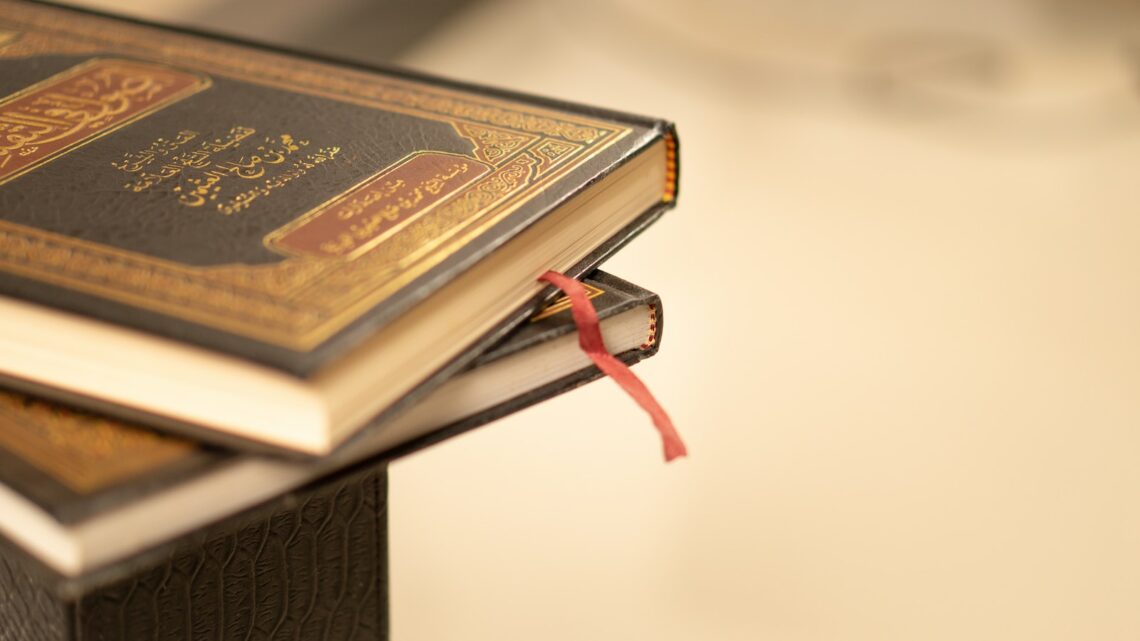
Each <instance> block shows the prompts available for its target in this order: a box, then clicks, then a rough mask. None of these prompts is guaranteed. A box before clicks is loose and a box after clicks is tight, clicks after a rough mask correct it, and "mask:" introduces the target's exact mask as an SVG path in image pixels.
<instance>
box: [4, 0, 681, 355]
mask: <svg viewBox="0 0 1140 641" xmlns="http://www.w3.org/2000/svg"><path fill="white" fill-rule="evenodd" d="M504 64H509V61H504ZM672 135H673V134H672V129H671V127H670V126H669V125H668V124H667V123H664V122H661V121H656V120H650V119H644V118H640V117H634V116H626V115H622V114H616V113H610V112H606V111H603V110H598V109H592V108H586V107H579V106H574V105H569V104H562V103H557V102H553V101H549V100H545V99H541V98H535V97H529V96H520V95H513V94H508V93H505V92H499V91H494V90H490V89H485V88H480V87H471V86H465V85H462V84H459V83H454V82H449V81H444V80H440V79H436V78H430V77H425V76H418V75H413V74H409V73H406V72H394V71H390V70H372V69H365V68H359V67H354V66H350V65H344V64H330V63H327V62H322V61H319V60H315V59H312V58H309V57H302V56H298V55H291V54H288V53H282V52H277V51H272V50H268V49H265V48H257V47H253V46H249V45H242V44H235V43H232V42H229V41H225V40H220V39H216V38H208V37H203V36H199V35H194V34H190V33H184V32H179V31H174V30H169V29H163V28H158V27H155V26H150V25H143V24H137V23H133V22H130V21H124V20H118V19H110V18H107V17H102V16H98V15H91V14H88V13H84V12H80V11H76V10H69V9H63V8H58V7H52V6H47V5H41V4H38V3H28V2H12V1H9V0H3V1H0V294H3V295H6V296H12V297H18V298H22V299H26V300H31V301H35V302H39V303H43V304H46V305H50V306H54V307H57V308H61V309H65V310H69V311H73V312H77V313H80V314H83V315H87V316H91V317H94V318H99V319H103V320H107V321H111V322H114V323H118V324H122V325H125V326H128V327H132V328H135V329H140V330H144V331H146V332H152V333H156V334H159V335H162V336H166V337H170V338H174V339H177V340H180V341H186V342H190V343H194V344H198V345H201V346H204V347H207V348H210V349H214V350H218V351H220V352H225V353H230V354H234V355H238V356H241V357H243V358H247V359H252V360H255V361H258V362H260V363H263V364H267V365H270V366H272V367H275V368H280V369H283V370H287V371H289V372H291V373H294V374H297V375H302V376H304V375H307V374H309V373H311V372H313V371H314V370H315V369H316V368H318V367H320V366H322V365H324V364H326V363H327V362H329V361H330V360H331V359H335V358H337V357H338V356H340V355H342V354H343V353H344V352H345V351H346V350H349V349H351V347H352V346H353V345H355V344H357V343H358V342H359V341H361V340H364V339H365V338H367V337H368V336H369V335H370V334H371V333H372V332H373V331H374V330H375V329H376V328H378V327H381V326H384V325H385V324H386V323H389V322H391V321H392V320H393V319H394V318H396V317H398V316H399V315H400V314H402V313H403V312H404V311H406V310H407V309H409V308H410V307H411V306H413V305H414V304H416V303H417V302H419V301H422V300H424V299H425V298H426V297H428V296H430V295H431V294H432V293H433V292H434V291H435V290H437V289H438V288H440V287H441V286H442V285H443V284H445V283H447V282H448V281H449V280H450V279H451V278H452V277H453V276H454V275H455V274H458V273H461V272H463V271H464V270H466V269H468V268H469V267H471V266H472V265H473V264H475V263H476V262H478V261H479V260H481V259H483V258H485V257H486V256H488V255H489V254H490V253H492V252H493V251H494V250H495V249H496V248H498V247H499V246H501V245H502V244H503V243H505V242H507V241H508V240H509V239H511V238H512V237H513V236H515V235H516V234H518V233H520V232H521V231H522V230H524V229H525V228H527V227H528V226H530V225H533V224H534V223H535V222H536V221H538V220H540V219H541V218H542V217H543V216H544V215H546V214H547V213H548V212H549V211H551V210H552V209H553V208H554V207H556V206H557V205H559V204H560V203H563V202H565V201H566V200H567V199H569V198H570V197H572V196H573V195H575V194H576V193H578V192H580V191H581V190H583V189H584V188H585V187H586V186H588V185H589V184H590V183H592V182H596V181H598V180H599V179H601V178H602V177H604V176H606V175H607V174H609V173H610V172H612V171H614V170H615V169H616V168H618V167H620V166H621V165H623V164H624V163H625V162H626V161H628V160H629V159H630V158H632V157H634V156H636V155H637V154H639V153H641V152H642V151H644V150H645V149H647V148H648V147H649V146H650V145H652V144H653V143H654V142H656V141H660V140H662V139H668V140H669V141H670V144H671V145H673V144H675V143H673V142H672V141H673V138H672ZM671 149H672V147H671ZM672 162H675V156H674V160H673V161H672ZM674 193H675V167H674V173H673V178H671V179H670V180H668V181H667V183H666V185H665V186H664V191H663V192H662V194H661V202H660V207H654V208H651V211H647V212H646V217H643V218H642V219H639V220H638V221H637V222H636V223H635V224H634V225H632V226H631V227H630V228H629V229H627V230H625V231H624V232H623V233H620V234H618V235H616V236H615V237H614V238H611V239H610V240H609V241H607V242H606V243H605V244H604V245H603V246H601V247H598V248H596V250H594V251H592V252H590V255H589V256H588V257H586V259H585V260H583V261H581V263H580V264H578V265H576V266H574V267H573V268H572V269H571V270H570V271H571V272H574V271H577V272H578V273H577V274H572V275H580V274H581V273H584V272H585V271H586V270H587V269H588V268H589V267H591V266H592V265H594V264H596V263H597V262H598V261H599V260H601V258H603V257H604V256H605V255H607V254H608V253H610V252H611V251H612V250H613V249H615V248H616V247H617V246H618V245H619V244H621V243H623V242H625V241H626V240H628V237H629V236H630V235H631V234H633V233H636V232H637V231H639V230H640V229H641V228H643V227H644V226H645V224H647V222H648V218H652V217H655V216H656V215H659V214H660V210H661V209H663V208H665V207H667V206H669V205H670V204H671V203H672V201H673V197H674ZM510 311H512V310H504V314H507V313H509V312H510Z"/></svg>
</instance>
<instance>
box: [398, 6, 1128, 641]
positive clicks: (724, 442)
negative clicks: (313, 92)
mask: <svg viewBox="0 0 1140 641" xmlns="http://www.w3.org/2000/svg"><path fill="white" fill-rule="evenodd" d="M843 4H845V3H838V2H831V3H815V4H814V5H811V7H815V8H820V7H822V9H820V10H819V11H817V12H810V13H809V8H808V7H807V5H805V4H804V3H783V4H778V3H774V2H769V3H758V2H753V3H749V2H743V1H738V2H721V3H719V4H717V3H683V2H680V1H679V0H670V1H669V2H665V1H664V0H661V1H655V2H651V1H649V0H644V1H638V2H634V1H633V0H626V1H625V2H623V3H616V4H614V3H603V2H600V1H597V2H582V1H574V0H561V1H559V2H554V3H536V2H525V1H520V2H510V1H495V2H490V3H489V4H486V5H484V6H482V7H480V8H478V9H476V10H474V11H471V12H469V13H468V14H466V15H464V16H462V17H460V18H459V19H457V20H456V21H455V22H454V23H453V24H452V25H451V27H450V28H449V29H447V30H446V31H444V32H442V33H440V34H439V35H438V37H437V38H435V39H433V40H432V41H429V42H427V43H425V44H424V45H423V46H422V47H421V48H419V49H418V50H417V51H414V52H413V53H412V54H410V55H408V56H407V58H406V60H405V62H406V63H408V64H410V65H412V66H415V67H419V68H423V69H428V70H431V71H435V72H440V73H445V74H448V75H452V76H457V77H462V78H467V79H471V80H476V81H481V82H488V83H495V84H500V85H507V86H511V87H515V88H519V89H525V90H529V91H534V92H538V93H545V94H553V95H558V96H563V97H567V98H571V99H574V100H580V101H584V102H590V103H599V104H605V105H610V106H614V107H619V108H623V109H628V110H631V111H636V112H645V113H651V114H659V115H663V116H668V117H670V118H673V119H675V120H676V121H677V122H678V124H679V126H680V132H681V138H682V148H683V153H682V162H683V185H682V196H681V199H680V203H679V207H678V209H677V210H675V211H674V212H672V213H670V214H669V215H668V217H667V218H666V219H664V220H663V221H662V222H661V223H659V224H658V225H657V226H656V227H655V228H654V229H652V230H651V231H650V232H649V233H647V234H646V235H645V236H644V237H642V238H641V239H639V240H638V241H637V242H636V243H635V244H634V245H632V246H631V247H629V248H628V250H627V251H625V252H623V253H622V254H621V255H619V256H618V257H617V258H615V259H614V260H613V261H612V262H611V263H610V264H609V267H610V268H611V269H612V270H613V271H614V272H615V273H618V274H620V275H622V276H624V277H627V278H631V279H633V280H634V281H636V282H638V283H640V284H643V285H645V286H648V287H651V288H654V289H656V291H658V292H660V293H661V294H662V295H663V297H664V300H665V304H666V309H667V316H666V318H667V320H666V329H665V340H664V343H663V348H662V351H661V353H660V354H659V355H658V356H657V357H656V358H655V359H653V360H651V361H648V362H646V363H644V364H642V365H640V366H639V367H638V373H639V374H640V375H641V376H642V377H643V378H644V379H645V380H646V381H647V382H648V384H649V385H650V386H651V387H652V388H653V390H654V391H656V393H657V394H658V395H659V396H660V398H661V399H663V401H664V402H665V404H666V405H667V406H668V408H669V409H670V410H671V412H672V414H673V416H674V418H675V419H676V422H677V424H678V425H679V426H680V429H681V430H682V431H683V434H684V435H685V436H686V438H687V439H688V443H689V446H690V449H691V452H692V456H691V457H690V459H689V460H686V461H682V462H679V463H676V464H673V465H669V466H666V465H664V464H662V463H661V462H660V456H659V453H658V445H657V442H656V441H655V438H654V435H653V433H652V431H651V429H650V426H649V424H648V422H647V421H646V420H645V419H644V418H643V417H642V416H641V415H640V414H639V413H638V411H637V410H636V409H635V408H634V407H633V406H632V404H631V403H630V402H629V401H628V399H626V398H625V397H623V396H622V394H621V393H620V392H619V391H618V390H617V389H616V387H615V386H613V385H611V384H608V383H605V382H602V383H598V384H595V385H593V386H590V387H588V388H586V389H582V390H579V391H577V392H575V393H573V394H570V395H567V396H565V397H563V398H560V399H557V400H555V401H553V402H550V403H546V404H544V405H542V406H540V407H536V408H534V409H532V410H530V411H527V412H524V413H522V414H520V415H518V416H514V417H511V418H509V419H507V420H505V421H502V422H501V423H499V424H496V425H494V426H492V427H489V428H487V429H484V430H482V431H480V432H478V433H475V434H472V435H470V436H468V437H465V438H463V439H460V440H458V441H456V442H453V443H449V444H446V445H444V446H442V447H438V448H435V449H433V450H430V451H428V452H425V453H423V454H421V455H418V456H415V457H413V458H411V459H408V460H406V461H402V462H399V463H397V464H396V465H394V466H393V468H392V476H391V481H392V506H391V516H392V537H393V538H392V545H393V547H392V552H393V572H392V585H393V608H394V610H393V614H394V617H395V620H394V621H395V627H394V633H395V638H397V639H401V640H403V641H409V640H416V639H423V640H436V639H460V638H463V639H488V640H491V639H495V640H501V639H543V640H545V641H554V640H566V641H571V640H573V641H581V640H585V639H655V640H657V641H666V640H673V639H676V640H681V639H685V640H692V639H717V640H720V641H724V640H742V641H743V640H754V639H773V640H776V639H778V640H780V641H801V640H802V641H808V640H833V639H845V640H855V639H868V640H871V639H874V640H883V639H931V640H934V639H946V640H948V641H961V640H963V639H995V640H996V639H1000V640H1002V641H1012V640H1015V639H1016V640H1025V641H1029V640H1033V641H1042V640H1046V639H1056V640H1072V639H1098V640H1108V639H1134V638H1137V637H1138V636H1140V609H1137V607H1136V605H1137V603H1138V602H1140V547H1138V545H1137V543H1138V540H1140V508H1138V507H1137V506H1138V501H1137V498H1138V496H1140V251H1138V247H1140V216H1138V215H1137V207H1138V204H1137V203H1138V202H1140V179H1138V178H1137V176H1138V174H1137V164H1136V163H1137V161H1138V159H1140V108H1138V107H1140V106H1138V103H1137V98H1138V96H1137V94H1136V93H1135V92H1134V91H1133V90H1132V86H1133V85H1134V84H1135V81H1134V80H1133V77H1134V73H1135V72H1134V71H1133V70H1131V69H1129V68H1128V67H1127V66H1126V65H1125V64H1124V57H1123V55H1122V52H1123V51H1124V46H1125V45H1126V43H1127V42H1128V39H1127V37H1128V35H1129V34H1128V33H1127V32H1126V27H1125V24H1126V23H1128V22H1129V21H1132V23H1133V24H1135V21H1134V20H1133V19H1134V18H1135V16H1134V15H1132V14H1131V13H1128V12H1126V9H1127V8H1126V7H1115V6H1112V5H1105V4H1103V3H1102V4H1098V5H1094V8H1099V9H1101V10H1103V11H1105V12H1106V13H1107V16H1106V17H1104V18H1103V19H1102V18H1097V17H1096V16H1089V15H1087V14H1082V15H1079V16H1076V17H1073V16H1066V15H1064V14H1063V13H1061V12H1062V10H1063V9H1064V7H1063V6H1060V5H1061V4H1062V3H1058V6H1052V5H1045V4H1028V3H1024V2H1022V3H1003V4H997V3H988V2H987V3H982V2H975V3H972V4H969V3H933V2H927V3H905V2H900V3H895V4H896V6H895V7H893V8H892V7H883V6H882V3H880V5H876V4H875V3H851V5H852V6H856V4H858V6H861V7H862V8H863V13H861V14H859V15H854V16H852V15H850V14H849V13H847V11H848V9H845V8H844V7H843V6H842V5H843ZM717 7H724V8H726V10H724V11H723V12H721V13H718V10H717ZM995 7H996V8H995ZM876 8H877V9H879V11H876ZM1113 12H1123V13H1120V14H1119V19H1114V18H1113V16H1114V15H1118V14H1114V13H1113ZM987 65H989V67H987Z"/></svg>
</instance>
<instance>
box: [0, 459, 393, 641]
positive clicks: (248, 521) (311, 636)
mask: <svg viewBox="0 0 1140 641" xmlns="http://www.w3.org/2000/svg"><path fill="white" fill-rule="evenodd" d="M386 493H387V476H386V469H385V468H384V467H373V468H367V469H363V470H359V471H354V472H350V473H348V474H346V475H342V476H340V477H337V478H335V479H333V480H330V481H327V482H324V483H322V484H320V485H318V486H316V487H313V488H311V489H309V490H306V491H302V492H298V493H295V494H293V495H290V496H288V497H284V498H283V499H281V500H278V501H276V502H274V504H272V505H270V506H263V507H261V508H256V509H254V510H251V511H249V512H246V513H243V514H241V515H238V516H235V517H233V518H230V519H227V520H226V521H223V522H222V523H219V524H217V525H214V526H212V527H209V528H206V529H205V530H203V531H201V532H199V533H196V534H195V535H192V536H190V537H187V538H186V539H185V540H184V541H182V542H181V543H179V544H178V545H176V546H174V547H172V548H171V549H169V551H167V552H166V553H165V554H164V555H162V556H161V557H158V558H153V559H151V562H150V563H148V564H146V565H144V566H141V567H136V568H135V569H134V570H133V571H131V572H129V573H127V574H126V575H125V576H118V577H116V578H114V579H113V580H110V581H108V582H106V583H103V584H96V585H92V586H90V587H89V588H87V589H85V590H80V591H79V592H78V593H76V594H71V592H72V591H73V590H71V589H68V588H67V586H52V585H51V582H50V581H48V580H46V579H44V578H43V575H42V574H41V573H40V572H36V571H33V570H31V569H29V568H28V567H27V561H28V560H27V559H18V558H17V557H16V556H15V555H14V554H13V553H6V554H4V555H0V641H41V640H42V641H49V640H50V641H138V640H142V639H145V640H148V641H176V640H177V641H183V640H188V639H189V640H197V639H210V640H216V641H230V640H235V641H236V640H242V641H247V640H248V641H254V640H265V641H269V640H273V641H277V640H296V641H310V640H311V641H375V640H377V639H386V638H387V636H388V587H387V586H388V578H387V568H388V564H387V500H386ZM109 576H114V573H112V574H111V575H109ZM61 588H62V589H61Z"/></svg>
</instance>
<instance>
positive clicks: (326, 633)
mask: <svg viewBox="0 0 1140 641" xmlns="http://www.w3.org/2000/svg"><path fill="white" fill-rule="evenodd" d="M585 285H586V287H587V289H588V291H589V292H590V296H591V298H592V299H593V302H594V304H595V306H596V307H597V309H598V314H599V317H600V319H601V326H602V331H603V334H604V336H605V338H606V344H607V346H608V348H609V349H610V351H611V352H613V353H615V354H616V355H617V356H618V357H619V358H620V359H622V360H623V361H625V362H627V363H631V364H632V363H634V362H637V361H639V360H642V359H644V358H647V357H649V356H652V355H653V354H655V353H656V351H657V349H658V345H659V341H660V336H661V329H662V308H661V303H660V299H659V298H658V297H657V296H656V295H654V294H652V293H651V292H648V291H646V290H644V289H641V288H640V287H637V286H635V285H632V284H631V283H628V282H626V281H623V280H621V279H619V278H616V277H614V276H611V275H608V274H605V273H601V272H597V273H595V274H594V275H593V276H592V277H591V278H590V279H587V280H586V282H585ZM599 376H600V373H599V372H598V371H597V370H596V369H595V368H594V367H593V366H592V365H591V364H590V361H589V359H588V358H587V357H586V356H585V355H584V354H583V353H582V352H581V351H580V350H579V348H578V344H577V335H576V332H575V328H574V325H573V321H572V319H571V317H570V313H569V303H568V301H565V300H558V301H554V302H552V303H551V304H550V305H549V306H547V307H546V308H545V309H543V310H542V311H540V312H539V313H538V314H536V315H535V316H534V317H533V318H532V319H531V320H530V321H529V322H527V323H524V325H523V326H520V327H518V328H516V329H515V331H514V332H512V333H511V335H510V336H508V337H507V338H506V339H505V340H504V341H503V342H501V343H500V344H498V345H496V346H495V347H493V348H491V349H490V350H488V351H487V352H486V353H484V354H483V355H481V356H480V357H479V358H478V359H477V360H476V361H475V363H474V365H473V366H472V367H471V368H469V369H468V370H466V371H465V372H463V373H461V374H460V375H458V376H456V377H455V378H453V379H452V380H450V381H448V382H447V383H445V384H444V385H442V386H441V387H440V388H438V389H437V390H436V391H435V392H433V393H432V394H431V395H429V396H428V397H426V398H424V399H422V400H421V402H420V403H418V404H417V405H416V406H415V407H413V408H412V409H410V410H409V411H408V412H407V413H405V414H403V415H401V416H399V417H397V418H396V419H395V420H393V421H391V422H390V423H389V424H385V425H383V426H381V427H380V428H379V429H372V430H367V431H366V433H367V436H366V437H364V438H360V439H358V440H357V441H354V442H351V443H349V444H347V445H346V446H344V447H342V448H341V449H339V450H338V451H337V452H336V453H335V454H334V455H333V456H330V457H327V458H325V459H321V460H318V461H289V460H282V459H275V458H270V457H264V456H255V455H248V454H236V453H231V452H227V451H223V450H218V449H213V448H208V447H204V446H201V445H199V444H196V443H193V442H190V441H185V440H182V439H178V438H174V437H170V436H164V435H162V434H159V433H157V432H154V431H151V430H149V429H147V428H145V427H142V426H138V425H128V424H124V423H121V422H118V421H114V420H111V419H107V418H103V417H98V416H95V415H91V414H87V413H84V412H79V411H75V410H71V409H67V408H63V407H61V406H58V405H54V404H51V403H48V402H45V401H41V400H37V399H33V398H30V397H26V396H20V395H15V394H0V641H9V638H11V639H12V640H13V641H15V640H17V639H18V640H19V641H39V640H40V639H51V640H53V641H56V640H58V641H77V640H82V639H123V640H127V639H135V638H156V639H166V638H171V639H174V638H179V639H180V638H211V639H228V638H235V639H257V638H266V639H270V638H279V637H280V638H306V639H307V638H320V639H329V640H335V641H339V640H342V639H358V638H359V639H374V638H381V637H382V636H383V634H382V633H381V634H378V633H377V631H378V630H379V631H383V630H386V616H387V601H386V588H385V585H386V578H385V577H386V563H387V557H386V552H385V532H386V530H385V529H384V528H385V523H386V521H385V514H386V511H385V496H386V495H385V488H386V484H385V478H386V476H385V474H386V472H385V469H386V468H385V466H386V464H387V462H388V461H390V460H392V459H394V458H397V457H399V456H402V455H406V454H408V453H411V452H414V451H417V450H419V449H422V448H423V447H425V446H428V445H431V444H433V443H436V442H439V441H441V440H445V439H447V438H451V437H453V436H456V435H458V434H461V433H463V432H465V431H467V430H470V429H472V428H474V427H477V426H479V425H483V424H485V423H488V422H490V421H493V420H495V419H497V418H500V417H502V416H505V415H507V414H510V413H512V412H515V411H518V410H519V409H522V408H525V407H527V406H529V405H532V404H534V403H537V402H540V401H542V400H545V399H548V398H551V397H553V396H556V395H559V394H561V393H564V392H566V391H569V390H571V389H573V388H575V387H577V386H579V385H582V384H584V383H587V382H589V381H591V380H594V379H596V378H598V377H599ZM647 438H648V436H647ZM362 523H364V525H361V524H362ZM358 574H359V576H357V575H358ZM361 590H364V591H363V592H361ZM358 592H359V593H358ZM373 605H375V608H373ZM376 608H378V609H376ZM136 609H137V610H138V611H137V612H136V611H135V610H136ZM128 623H129V625H131V626H141V627H137V629H136V628H130V629H127V628H124V627H123V626H125V625H128ZM344 623H348V624H351V625H347V627H345V626H344V625H342V624H344ZM116 626H118V627H116ZM210 626H213V627H210ZM306 626H308V627H306ZM9 630H19V631H20V632H19V633H18V634H16V633H12V634H15V636H11V637H9V636H6V635H8V634H9V632H8V631H9ZM223 630H224V631H225V634H220V631H223ZM227 635H228V636H227ZM298 635H299V636H298Z"/></svg>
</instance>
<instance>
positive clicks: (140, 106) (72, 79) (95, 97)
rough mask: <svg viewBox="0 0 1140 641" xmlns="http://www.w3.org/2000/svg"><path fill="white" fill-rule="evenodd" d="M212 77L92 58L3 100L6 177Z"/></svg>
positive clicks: (0, 175)
mask: <svg viewBox="0 0 1140 641" xmlns="http://www.w3.org/2000/svg"><path fill="white" fill-rule="evenodd" d="M208 84H209V81H208V80H206V79H204V78H201V77H199V76H197V75H194V74H189V73H185V72H181V71H176V70H173V69H169V68H167V67H163V66H160V65H154V64H149V63H136V62H129V61H124V60H99V59H96V60H92V61H89V62H86V63H84V64H81V65H78V66H76V67H73V68H72V69H69V70H67V71H65V72H63V73H60V74H56V75H55V76H52V77H51V78H48V79H47V80H44V81H42V82H39V83H37V84H35V85H32V86H31V87H28V88H27V89H25V90H23V91H21V92H18V93H16V94H13V95H11V96H8V97H7V98H5V99H3V100H0V182H4V181H5V180H8V179H11V178H14V177H16V176H18V175H20V174H22V173H24V172H25V171H28V170H30V169H32V168H33V167H35V166H37V165H39V164H41V163H43V162H46V161H48V160H50V159H51V158H54V157H55V156H58V155H60V154H62V153H65V152H66V151H68V150H70V149H72V148H74V147H76V146H79V145H81V144H83V143H85V142H87V141H88V140H91V139H92V138H95V137H97V136H99V135H101V134H103V133H106V132H107V131H109V130H111V129H113V128H115V127H117V126H118V125H121V124H123V123H125V122H128V121H130V120H131V119H133V118H135V117H138V116H141V115H144V114H145V113H148V112H150V111H153V110H154V109H157V108H160V107H162V106H165V105H167V104H169V103H171V102H173V101H174V100H177V99H179V98H181V97H183V96H185V95H187V94H188V93H191V92H193V91H197V90H199V89H201V88H203V87H205V86H207V85H208Z"/></svg>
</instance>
